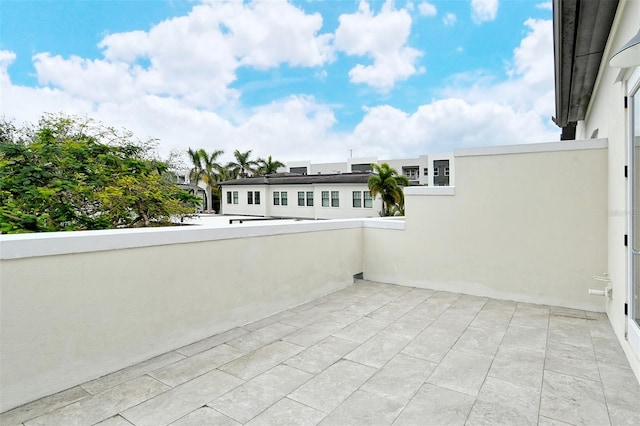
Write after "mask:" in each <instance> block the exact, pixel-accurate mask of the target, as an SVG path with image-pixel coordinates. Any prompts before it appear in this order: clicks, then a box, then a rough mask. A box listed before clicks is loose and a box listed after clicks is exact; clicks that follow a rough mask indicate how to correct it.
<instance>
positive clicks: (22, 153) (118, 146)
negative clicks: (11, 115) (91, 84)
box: [0, 115, 195, 233]
mask: <svg viewBox="0 0 640 426" xmlns="http://www.w3.org/2000/svg"><path fill="white" fill-rule="evenodd" d="M166 172H167V165H166V163H163V162H162V161H159V160H157V159H156V158H155V151H154V142H153V141H146V142H144V141H138V140H136V139H134V137H133V135H132V134H131V133H130V132H127V131H117V130H115V129H112V128H108V127H105V126H104V125H102V124H100V123H97V122H95V121H92V120H87V121H81V120H79V119H77V118H73V117H67V116H62V115H60V116H54V115H47V116H44V117H43V118H42V119H41V120H40V121H39V123H38V124H37V125H36V126H33V127H31V126H29V125H25V126H24V127H23V128H21V129H16V128H15V126H14V125H13V123H10V122H8V121H6V120H0V232H2V233H17V232H42V231H63V230H88V229H105V228H120V227H133V226H151V225H156V224H169V223H170V222H171V221H172V220H173V219H176V218H181V217H185V216H188V215H189V214H191V213H192V212H193V208H194V206H195V198H194V197H192V196H191V195H190V194H189V193H187V192H185V191H182V190H180V189H179V188H178V187H177V186H176V185H175V184H174V183H172V182H171V180H170V178H169V177H168V176H169V175H168V174H167V173H166Z"/></svg>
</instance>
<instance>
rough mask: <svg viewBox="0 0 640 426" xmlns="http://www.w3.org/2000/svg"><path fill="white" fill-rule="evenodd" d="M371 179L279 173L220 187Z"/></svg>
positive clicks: (365, 176) (362, 175) (352, 175)
mask: <svg viewBox="0 0 640 426" xmlns="http://www.w3.org/2000/svg"><path fill="white" fill-rule="evenodd" d="M370 177H371V174H370V173H341V174H330V175H299V174H283V173H278V174H274V175H267V176H259V177H250V178H244V179H233V180H227V181H224V182H220V185H221V186H227V185H234V186H235V185H309V184H323V183H324V184H336V183H342V184H346V183H367V182H368V181H369V178H370Z"/></svg>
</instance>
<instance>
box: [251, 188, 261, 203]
mask: <svg viewBox="0 0 640 426" xmlns="http://www.w3.org/2000/svg"><path fill="white" fill-rule="evenodd" d="M253 199H254V200H255V202H256V204H260V191H256V192H255V194H254V195H253Z"/></svg>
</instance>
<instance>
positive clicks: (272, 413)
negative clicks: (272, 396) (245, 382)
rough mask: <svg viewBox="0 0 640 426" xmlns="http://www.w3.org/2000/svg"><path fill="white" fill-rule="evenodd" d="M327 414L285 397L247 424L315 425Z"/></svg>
mask: <svg viewBox="0 0 640 426" xmlns="http://www.w3.org/2000/svg"><path fill="white" fill-rule="evenodd" d="M325 416H326V414H325V413H323V412H322V411H318V410H316V409H313V408H311V407H308V406H306V405H303V404H300V403H299V402H296V401H293V400H291V399H289V398H283V399H281V400H280V401H278V402H277V403H275V404H273V405H272V406H271V407H269V409H268V410H266V411H263V412H262V413H261V414H260V415H258V416H257V417H255V418H254V419H253V420H251V421H250V422H249V423H247V426H315V425H317V424H318V423H320V421H321V420H322V419H323V418H324V417H325Z"/></svg>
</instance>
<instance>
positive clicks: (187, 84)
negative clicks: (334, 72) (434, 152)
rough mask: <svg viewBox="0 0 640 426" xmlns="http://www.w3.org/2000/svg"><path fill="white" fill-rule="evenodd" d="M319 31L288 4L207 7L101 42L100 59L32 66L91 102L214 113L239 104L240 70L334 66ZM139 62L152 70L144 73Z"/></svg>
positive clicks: (45, 56)
mask: <svg viewBox="0 0 640 426" xmlns="http://www.w3.org/2000/svg"><path fill="white" fill-rule="evenodd" d="M321 27H322V17H321V16H320V15H319V14H311V15H307V14H305V13H304V12H303V11H302V10H301V9H298V8H297V7H295V6H293V5H292V4H290V3H288V2H285V1H255V2H251V3H243V2H217V1H211V2H210V3H205V4H201V5H197V6H195V7H194V8H193V9H192V10H191V12H190V13H189V14H188V15H186V16H181V17H176V18H172V19H169V20H166V21H163V22H160V23H159V24H157V25H155V26H153V27H152V28H151V29H150V30H149V31H132V32H126V33H116V34H111V35H108V36H106V37H105V38H104V39H103V40H102V41H101V42H100V44H99V46H100V47H101V48H102V49H103V53H104V58H103V59H96V60H87V59H83V58H78V57H73V56H72V57H70V58H68V59H65V58H62V57H61V56H52V55H51V54H49V53H39V54H37V55H36V56H35V58H34V60H35V66H36V70H37V72H38V79H39V82H40V83H41V84H47V85H51V86H53V87H58V88H61V89H62V90H64V91H66V92H68V93H71V94H77V95H79V96H82V97H84V98H86V99H88V100H92V101H101V100H105V99H112V100H113V99H114V98H117V99H121V98H126V97H129V96H135V95H139V94H145V95H156V96H174V97H179V98H181V99H182V100H183V101H184V102H186V103H188V104H189V105H192V106H195V107H216V106H219V105H222V104H225V103H227V102H230V101H231V102H233V101H234V100H236V99H237V98H238V96H239V94H238V92H237V91H236V90H233V89H230V88H229V85H230V84H232V83H233V82H234V81H235V79H236V70H237V69H238V68H239V67H242V66H244V67H253V68H258V69H267V68H272V67H277V66H279V65H281V64H288V65H290V66H302V67H311V66H318V65H322V64H324V63H326V62H329V61H331V60H332V59H333V48H332V46H331V40H332V37H333V36H332V35H331V34H320V35H319V34H318V32H319V31H320V28H321ZM141 61H142V62H144V63H147V62H148V63H149V64H150V65H149V66H148V67H142V66H140V65H139V63H140V62H141Z"/></svg>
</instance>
